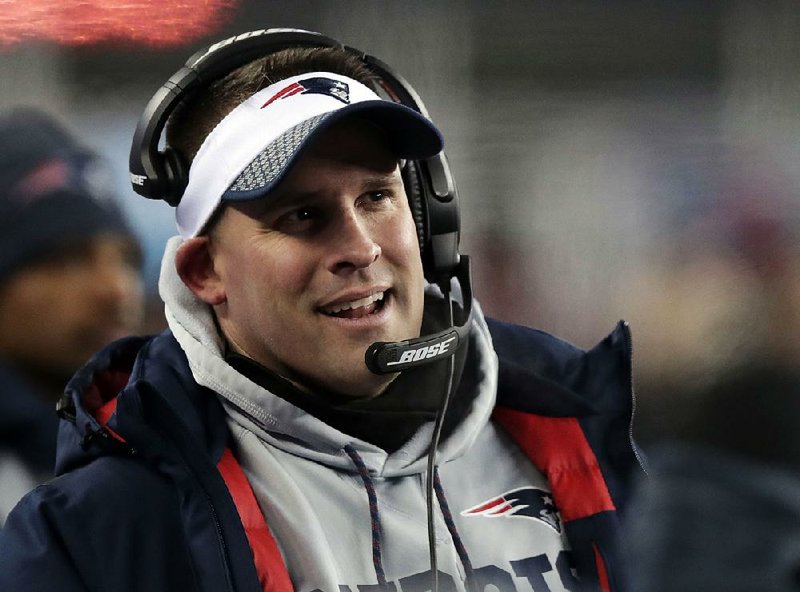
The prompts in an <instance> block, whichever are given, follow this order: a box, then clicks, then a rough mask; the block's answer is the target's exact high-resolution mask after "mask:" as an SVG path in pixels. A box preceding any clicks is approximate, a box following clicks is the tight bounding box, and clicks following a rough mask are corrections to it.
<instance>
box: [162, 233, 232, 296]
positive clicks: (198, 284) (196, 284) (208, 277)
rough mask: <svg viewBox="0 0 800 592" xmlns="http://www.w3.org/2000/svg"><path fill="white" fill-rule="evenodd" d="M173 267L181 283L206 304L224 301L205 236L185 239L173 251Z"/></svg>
mask: <svg viewBox="0 0 800 592" xmlns="http://www.w3.org/2000/svg"><path fill="white" fill-rule="evenodd" d="M175 269H176V270H177V272H178V276H179V277H180V278H181V280H183V283H184V284H186V286H187V287H188V288H189V289H190V290H191V291H192V292H193V293H194V295H195V296H197V297H198V298H199V299H200V300H202V301H203V302H205V303H206V304H211V305H212V306H213V305H217V304H222V303H223V302H225V300H226V298H227V296H226V294H225V286H224V283H223V281H222V278H220V276H219V274H218V273H217V271H216V269H215V267H214V257H213V255H212V253H211V243H210V240H209V238H208V237H207V236H196V237H193V238H190V239H187V240H186V241H184V242H183V244H182V245H181V246H180V247H178V251H177V252H176V253H175Z"/></svg>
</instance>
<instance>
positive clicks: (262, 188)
mask: <svg viewBox="0 0 800 592" xmlns="http://www.w3.org/2000/svg"><path fill="white" fill-rule="evenodd" d="M350 115H357V116H358V117H359V118H361V119H365V120H368V121H370V122H373V123H375V124H377V125H378V126H379V127H380V128H381V129H383V130H384V131H385V132H386V138H387V141H388V143H389V146H390V147H391V148H392V149H393V150H394V151H395V152H396V154H397V157H398V158H399V159H401V158H407V159H423V158H430V157H431V156H435V155H436V154H438V153H439V152H441V150H442V147H443V145H444V141H443V139H442V135H441V133H440V132H439V130H438V129H436V126H434V125H433V123H432V122H431V121H430V120H428V119H427V118H426V117H424V116H423V115H421V114H420V113H418V112H417V111H415V110H413V109H411V108H409V107H406V106H404V105H400V104H399V103H394V102H392V101H389V100H384V99H381V98H380V97H379V96H378V95H377V94H376V93H375V92H373V91H372V90H371V89H369V88H368V87H367V86H365V85H363V84H361V83H360V82H358V81H356V80H353V79H352V78H348V77H346V76H341V75H339V74H332V73H330V72H310V73H307V74H301V75H299V76H293V77H291V78H286V79H284V80H281V81H279V82H276V83H275V84H273V85H270V86H268V87H267V88H264V89H262V90H260V91H259V92H257V93H256V94H254V95H253V96H251V97H250V98H248V99H247V100H246V101H245V102H243V103H242V104H240V105H238V106H237V107H236V108H235V109H234V110H233V111H231V112H230V113H229V114H228V115H227V116H226V117H225V118H224V119H223V120H222V121H221V122H220V123H219V124H218V125H217V126H216V127H215V128H214V129H213V130H212V131H211V133H210V134H209V135H208V137H207V138H206V139H205V141H204V142H203V144H202V145H201V146H200V149H199V150H198V152H197V155H196V156H195V158H194V161H193V162H192V166H191V168H190V169H189V182H188V184H187V186H186V190H185V191H184V194H183V197H182V198H181V201H180V203H179V204H178V207H177V209H176V212H175V217H176V220H177V223H178V231H179V232H180V234H181V236H182V237H183V238H189V237H192V236H196V235H197V234H199V233H200V232H201V231H202V230H203V228H204V227H205V225H206V224H207V223H208V221H209V219H210V218H211V216H212V215H213V214H214V212H215V211H216V209H217V207H219V205H220V203H222V202H223V201H243V200H252V199H259V198H262V197H264V196H265V195H266V194H267V193H269V192H270V191H271V190H272V189H274V188H275V187H276V186H277V185H278V183H280V181H281V180H282V179H283V177H284V176H285V175H286V173H287V172H288V171H289V169H290V168H291V166H292V165H293V164H294V162H295V161H296V160H297V157H298V155H299V154H300V152H301V151H302V149H303V148H304V147H305V146H307V145H308V144H309V142H311V141H312V140H313V139H314V138H315V137H316V136H318V135H319V133H321V132H322V131H323V130H325V129H327V128H328V127H329V126H330V125H331V124H333V123H334V122H336V121H339V120H341V119H342V118H343V117H347V116H350Z"/></svg>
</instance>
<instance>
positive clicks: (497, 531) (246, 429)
mask: <svg viewBox="0 0 800 592" xmlns="http://www.w3.org/2000/svg"><path fill="white" fill-rule="evenodd" d="M180 242H181V239H180V238H179V237H175V238H173V239H171V240H170V242H169V243H168V245H167V249H166V252H165V255H164V261H163V264H162V271H161V279H160V285H159V288H160V292H161V296H162V298H163V299H164V302H165V305H166V316H167V321H168V323H169V327H170V329H171V330H172V332H173V334H174V335H175V338H176V339H177V340H178V343H179V344H180V345H181V347H182V348H183V350H184V352H185V353H186V356H187V358H188V360H189V365H190V367H191V370H192V373H193V375H194V378H195V380H196V381H197V382H198V383H199V384H201V385H203V386H205V387H208V388H210V389H212V390H213V391H215V392H216V393H218V394H219V396H220V398H221V400H222V402H223V405H224V406H225V409H226V411H227V413H228V425H229V428H230V431H231V434H232V437H233V449H234V451H235V454H236V456H237V459H238V461H239V463H240V464H241V466H242V469H243V470H244V472H245V474H246V475H247V478H248V480H249V482H250V485H251V487H252V489H253V491H254V493H255V496H256V499H257V501H258V503H259V506H260V507H261V509H262V511H263V513H264V516H265V518H266V522H267V524H268V525H269V527H270V530H271V531H272V534H273V536H274V537H275V539H276V541H277V543H278V546H279V548H280V551H281V554H282V556H283V559H284V561H285V563H286V566H287V569H288V572H289V575H290V577H291V580H292V583H293V585H294V588H295V590H297V591H298V592H311V591H314V590H322V591H325V592H356V591H357V590H358V591H360V592H365V591H367V590H370V589H371V588H370V587H371V586H375V585H379V586H380V585H386V583H388V584H389V585H390V586H391V585H394V586H395V589H397V590H402V591H403V592H407V591H412V590H420V591H421V590H427V589H430V581H431V571H430V559H429V551H428V530H427V512H426V495H425V491H426V481H427V476H426V465H427V455H428V449H429V444H430V441H431V436H432V433H433V422H426V423H424V424H423V425H422V426H421V427H419V428H418V429H417V431H416V432H415V433H414V434H413V435H412V436H411V437H410V438H409V439H408V440H407V441H406V442H405V444H404V445H402V446H401V447H400V448H399V449H397V450H394V451H391V452H387V451H386V450H383V449H381V448H380V447H378V446H376V445H375V444H371V443H369V442H366V441H364V440H360V439H358V438H355V437H353V436H350V435H348V434H346V433H343V432H342V431H340V430H338V429H337V428H336V427H334V426H331V425H328V424H326V423H324V422H323V421H321V420H320V419H318V418H317V417H315V416H313V415H311V414H309V413H307V412H305V411H303V410H302V409H300V408H298V407H297V406H295V405H293V404H291V403H289V402H288V401H286V400H285V399H283V398H281V397H279V396H277V395H275V394H273V393H272V392H270V391H269V390H267V389H266V388H264V387H263V386H259V385H258V384H256V383H255V382H253V381H251V380H250V379H248V378H247V377H245V376H244V375H243V374H241V373H239V372H237V371H236V370H235V369H234V368H233V367H232V366H231V365H229V364H228V363H227V362H226V361H225V359H224V351H225V350H224V348H225V344H224V341H223V339H222V338H221V337H220V335H219V333H218V331H217V328H216V325H215V323H214V319H213V314H212V311H211V309H210V307H209V306H208V305H206V304H204V303H202V302H201V301H200V300H198V299H197V298H196V297H195V296H194V295H193V294H192V293H191V292H190V291H189V290H188V288H186V286H185V285H184V284H183V283H182V281H181V280H180V278H179V277H178V275H177V272H176V271H175V264H174V260H175V251H176V250H177V247H178V246H179V245H180ZM474 308H475V309H476V310H475V314H474V321H473V325H472V327H471V332H470V339H471V342H470V347H471V348H472V354H471V356H470V364H474V365H475V367H473V368H471V370H470V371H471V374H472V375H473V376H475V377H476V378H475V380H473V381H471V382H470V388H472V389H474V392H473V393H471V394H472V398H471V404H470V405H469V406H468V408H467V409H466V410H465V411H464V412H463V413H462V415H461V416H460V420H459V422H458V424H457V425H456V426H455V427H454V428H452V429H451V430H450V431H449V432H448V434H447V435H446V437H445V438H444V439H443V440H442V441H441V442H440V444H439V447H438V452H437V464H438V470H437V478H436V479H435V486H436V489H437V503H435V504H434V521H435V533H436V539H435V540H436V554H437V562H438V571H439V589H440V590H442V591H443V592H445V591H446V592H451V591H456V590H457V591H466V590H469V589H470V588H471V587H472V585H477V586H478V588H477V589H480V590H483V589H484V588H485V586H487V585H494V586H495V587H496V588H497V590H500V591H503V592H505V591H513V590H518V591H525V592H530V591H531V589H533V590H535V591H536V592H540V591H548V590H549V591H553V592H561V591H564V590H568V589H570V588H571V587H572V585H573V583H574V582H573V577H572V571H571V569H570V565H569V556H568V551H567V549H568V543H567V541H566V538H565V536H564V533H563V529H562V528H561V523H560V519H559V517H558V513H557V509H556V508H555V507H554V505H553V502H552V497H550V496H549V491H550V486H549V485H548V483H547V480H546V479H545V477H544V476H543V475H542V474H541V473H540V472H539V471H538V470H537V469H536V468H535V467H534V466H533V464H532V463H531V462H530V461H529V460H528V458H527V457H526V456H525V455H524V454H523V453H522V452H521V451H520V450H519V449H518V448H517V446H516V445H515V444H514V443H513V442H512V441H511V440H510V439H509V438H508V436H506V435H505V434H504V433H503V432H502V431H501V430H499V429H498V428H497V427H496V426H495V425H494V423H492V422H491V421H490V415H491V412H492V409H493V407H494V402H495V396H496V391H497V357H496V355H495V353H494V350H493V349H492V343H491V337H490V335H489V331H488V328H487V327H486V323H485V321H484V319H483V315H482V314H481V312H480V308H479V307H478V305H477V303H475V304H474ZM435 396H438V394H437V395H435ZM473 583H474V584H473ZM472 589H475V588H472Z"/></svg>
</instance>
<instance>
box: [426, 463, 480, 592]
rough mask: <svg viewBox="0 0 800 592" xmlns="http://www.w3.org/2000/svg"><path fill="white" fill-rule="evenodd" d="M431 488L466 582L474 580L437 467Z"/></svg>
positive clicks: (467, 555)
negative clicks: (434, 492) (434, 493)
mask: <svg viewBox="0 0 800 592" xmlns="http://www.w3.org/2000/svg"><path fill="white" fill-rule="evenodd" d="M433 488H434V490H435V491H436V499H437V500H438V501H439V508H440V509H441V510H442V516H443V517H444V523H445V524H446V525H447V530H448V531H449V532H450V536H451V537H452V539H453V545H454V546H455V548H456V553H458V558H459V559H460V560H461V564H462V565H463V566H464V573H465V574H466V576H467V582H468V583H469V582H474V581H475V578H474V575H475V572H474V570H473V569H472V561H470V558H469V554H468V553H467V548H466V547H465V546H464V541H462V540H461V535H460V534H459V533H458V530H457V529H456V522H455V520H453V514H452V512H450V505H449V504H448V503H447V498H446V497H445V495H444V489H443V488H442V482H441V481H440V480H439V469H438V468H436V469H434V473H433Z"/></svg>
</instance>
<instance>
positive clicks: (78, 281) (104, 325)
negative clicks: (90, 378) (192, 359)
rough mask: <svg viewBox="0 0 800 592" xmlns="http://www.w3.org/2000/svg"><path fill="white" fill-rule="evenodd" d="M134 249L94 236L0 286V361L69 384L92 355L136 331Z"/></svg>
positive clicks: (138, 304) (138, 289)
mask: <svg viewBox="0 0 800 592" xmlns="http://www.w3.org/2000/svg"><path fill="white" fill-rule="evenodd" d="M143 310H144V308H143V294H142V284H141V279H140V273H139V266H138V254H137V251H136V247H135V245H133V244H132V243H131V241H130V240H129V239H127V238H121V237H118V236H111V235H100V236H96V237H93V238H90V239H88V240H85V241H81V242H80V243H77V244H71V245H67V246H65V247H64V248H62V249H59V250H58V251H57V252H53V253H52V254H50V255H49V256H46V257H43V258H41V259H40V260H39V261H37V262H36V263H33V264H30V265H28V266H27V267H25V268H22V269H20V270H19V271H17V272H15V273H14V274H13V275H12V276H10V277H9V278H8V280H6V281H5V283H4V285H3V286H2V287H0V355H2V356H3V357H6V358H7V359H10V360H11V361H12V363H15V364H18V365H21V366H24V367H25V368H26V369H28V370H30V371H32V372H34V373H35V374H36V375H37V376H38V377H39V378H40V379H44V380H47V379H56V380H63V379H65V378H69V377H70V376H71V375H72V373H73V372H75V370H77V369H78V368H79V367H80V366H81V365H83V364H84V363H85V362H86V361H87V360H88V359H89V358H90V357H91V356H92V355H93V354H94V353H95V352H96V351H97V350H98V349H100V348H101V347H102V346H104V345H106V344H107V343H109V342H110V341H113V340H114V339H117V338H119V337H122V336H124V335H129V334H130V333H132V332H135V331H137V330H138V329H139V327H140V326H141V322H142V316H143Z"/></svg>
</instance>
